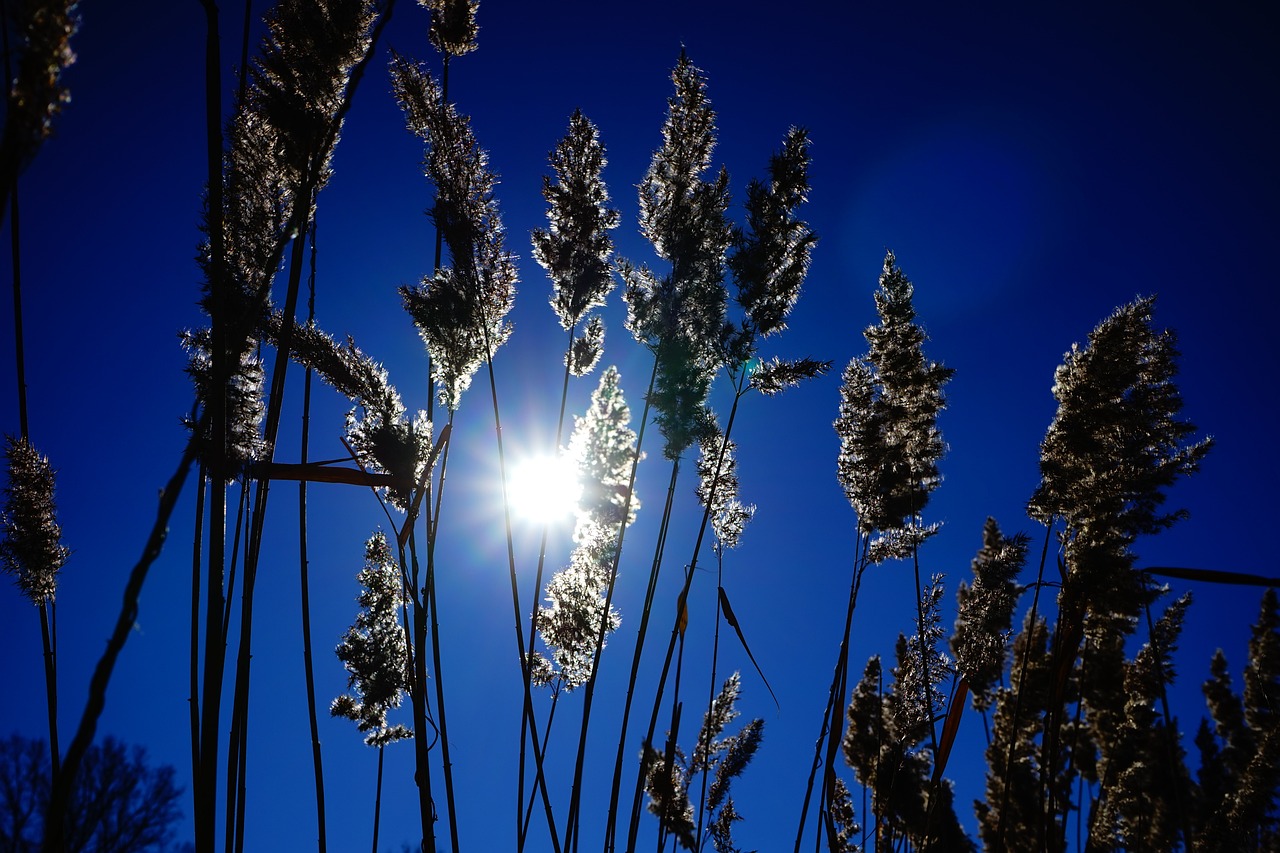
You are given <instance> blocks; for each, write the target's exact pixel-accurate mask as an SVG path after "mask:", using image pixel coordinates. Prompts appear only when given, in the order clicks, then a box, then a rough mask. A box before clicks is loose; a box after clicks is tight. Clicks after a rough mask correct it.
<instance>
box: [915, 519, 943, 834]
mask: <svg viewBox="0 0 1280 853" xmlns="http://www.w3.org/2000/svg"><path fill="white" fill-rule="evenodd" d="M919 525H920V519H919V518H918V517H917V518H916V519H915V526H916V527H919ZM911 560H912V567H913V568H914V569H915V579H916V632H917V635H918V636H919V638H920V669H921V680H923V681H924V707H925V713H926V714H927V715H928V717H929V745H930V747H932V749H933V754H934V755H935V756H936V755H937V754H938V730H937V727H936V726H935V724H934V720H933V684H932V682H930V681H929V648H928V646H927V644H926V643H925V634H924V594H923V592H922V591H921V587H920V543H919V541H916V542H913V543H912V546H911ZM925 841H926V842H927V841H928V838H927V837H926V839H925Z"/></svg>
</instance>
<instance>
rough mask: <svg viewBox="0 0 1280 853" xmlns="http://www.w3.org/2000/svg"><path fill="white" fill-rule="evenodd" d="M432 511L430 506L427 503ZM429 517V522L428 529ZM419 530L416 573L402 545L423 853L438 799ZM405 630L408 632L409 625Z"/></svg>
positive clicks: (427, 851)
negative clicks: (429, 728) (429, 735)
mask: <svg viewBox="0 0 1280 853" xmlns="http://www.w3.org/2000/svg"><path fill="white" fill-rule="evenodd" d="M427 506H428V509H430V503H429V502H428V504H427ZM430 523H431V522H430V518H428V519H427V524H428V526H429V525H430ZM416 537H417V531H416V529H415V528H413V527H410V529H409V542H408V547H409V549H410V553H411V554H412V555H413V562H412V566H413V571H412V574H411V575H410V574H409V570H408V566H407V565H406V557H405V546H403V545H401V546H399V557H400V573H401V575H408V576H409V577H410V579H411V584H410V596H409V599H410V602H411V603H412V605H413V620H412V621H413V628H412V630H413V638H412V642H411V643H410V644H409V654H410V657H411V658H412V659H413V677H412V678H411V679H410V681H409V685H410V690H409V700H410V703H411V704H412V706H413V744H414V766H415V768H416V772H415V774H414V781H415V782H416V784H417V788H418V814H419V816H420V818H421V824H422V850H423V853H435V849H436V836H435V800H434V799H432V796H431V761H430V749H431V747H430V745H429V744H428V743H427V662H426V658H425V657H424V655H425V653H426V652H425V650H426V645H427V618H426V612H425V610H426V608H425V606H424V603H423V595H422V591H421V588H420V587H419V586H418V581H419V579H420V575H419V572H420V569H419V565H418V554H417V544H416V543H417V538H416ZM406 630H409V628H408V626H406Z"/></svg>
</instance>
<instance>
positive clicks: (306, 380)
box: [298, 217, 383, 853]
mask: <svg viewBox="0 0 1280 853" xmlns="http://www.w3.org/2000/svg"><path fill="white" fill-rule="evenodd" d="M315 319H316V220H315V218H314V217H312V220H311V271H310V275H309V277H308V281H307V325H309V326H310V325H314V323H315ZM311 377H312V369H311V368H310V367H308V368H307V369H306V372H305V374H304V375H303V380H302V435H301V438H300V441H299V445H300V446H299V450H298V459H299V462H300V463H301V464H303V465H306V464H307V455H308V450H309V447H310V439H311ZM298 571H299V586H300V593H301V605H302V669H303V676H304V680H305V683H306V704H307V722H308V725H309V727H310V732H311V763H312V767H313V769H314V771H315V782H316V848H317V850H318V851H319V853H325V851H326V850H327V848H328V842H327V838H326V835H327V834H326V832H325V815H324V761H323V758H322V756H321V753H320V726H319V722H318V721H317V719H316V681H315V671H314V667H313V666H312V660H311V582H310V577H309V574H310V558H309V555H308V549H307V481H306V480H302V481H300V482H299V483H298ZM382 750H383V747H381V746H380V747H378V790H379V792H381V790H382ZM380 802H381V801H379V804H380ZM373 837H374V848H375V850H376V848H377V838H378V824H377V817H376V816H375V818H374V828H373Z"/></svg>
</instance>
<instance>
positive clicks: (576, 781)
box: [564, 359, 676, 851]
mask: <svg viewBox="0 0 1280 853" xmlns="http://www.w3.org/2000/svg"><path fill="white" fill-rule="evenodd" d="M657 376H658V362H657V359H654V363H653V370H652V372H651V373H650V374H649V385H648V388H647V389H646V390H645V394H644V410H643V411H642V413H641V415H640V430H639V433H638V435H637V436H636V454H635V459H633V460H632V463H631V474H630V476H629V478H628V481H627V499H626V502H625V504H624V506H623V509H622V520H621V521H619V523H618V525H619V526H618V547H617V550H616V551H615V552H614V555H613V566H612V567H611V568H610V570H609V583H608V585H607V586H606V588H605V596H604V612H605V613H608V612H609V608H610V607H611V606H612V604H613V594H614V591H615V589H616V588H617V583H618V566H619V565H620V564H621V562H622V546H623V543H624V542H625V540H626V535H627V519H628V518H630V517H631V503H632V498H633V497H634V495H635V488H636V472H637V470H638V469H639V467H640V457H641V456H642V455H643V447H644V434H645V428H646V427H647V426H648V423H649V401H650V399H652V396H653V387H654V382H655V381H656V379H657ZM675 474H676V472H675V471H674V470H673V471H672V484H671V486H670V487H669V488H668V489H667V506H668V507H669V506H670V504H671V497H672V495H673V489H674V479H675ZM667 513H668V510H667V509H664V511H663V515H664V516H666V515H667ZM659 526H660V527H661V525H659ZM661 541H662V537H661V536H660V537H659V543H661ZM659 547H660V546H659ZM653 580H654V579H653V578H652V576H651V577H650V587H652V584H653ZM651 601H652V599H651V597H650V596H649V595H648V593H647V592H646V606H644V607H643V608H642V609H641V613H640V620H641V628H640V630H641V631H643V630H644V626H645V625H646V624H647V622H648V618H649V607H648V604H649V603H651ZM606 631H607V620H602V621H601V623H600V627H599V630H598V632H597V635H596V641H595V650H594V651H593V653H592V662H591V675H590V677H588V679H587V685H586V689H585V692H584V696H583V702H582V725H581V728H580V730H579V732H578V753H577V756H576V758H575V760H574V765H573V787H572V790H571V800H570V804H569V817H568V826H567V827H566V829H565V844H564V849H565V850H566V851H569V850H576V849H577V848H576V845H577V837H578V811H579V807H580V803H581V790H582V775H583V770H584V768H585V766H586V754H587V733H588V731H589V728H590V725H591V707H592V703H593V700H594V699H595V689H596V678H597V677H598V675H599V673H600V660H601V657H602V656H603V654H604V638H605V633H606ZM640 648H641V646H640V640H639V638H638V637H637V640H636V650H635V653H634V656H633V660H632V670H631V676H630V679H629V681H628V686H627V694H626V701H625V705H624V707H623V712H622V735H621V736H619V738H618V753H617V756H616V757H615V759H614V766H613V781H612V787H611V788H610V794H609V809H608V814H607V815H606V823H605V837H604V849H606V850H612V849H613V843H614V834H615V827H616V825H617V814H618V792H619V789H620V787H621V784H622V762H623V757H624V751H625V747H626V726H627V718H628V715H629V714H630V711H631V699H632V689H633V688H634V686H635V673H636V669H637V668H638V666H639V655H640ZM571 845H573V846H571Z"/></svg>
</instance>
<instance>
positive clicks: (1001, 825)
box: [995, 527, 1053, 850]
mask: <svg viewBox="0 0 1280 853" xmlns="http://www.w3.org/2000/svg"><path fill="white" fill-rule="evenodd" d="M1052 533H1053V528H1052V527H1048V528H1046V529H1045V531H1044V547H1043V549H1042V550H1041V552H1040V568H1039V571H1038V572H1037V574H1036V591H1035V593H1033V594H1032V596H1031V612H1030V613H1029V614H1028V616H1027V620H1028V622H1027V624H1028V625H1029V629H1028V630H1029V631H1030V634H1028V636H1027V648H1026V649H1025V650H1024V651H1023V655H1022V666H1021V667H1020V670H1019V673H1018V689H1017V690H1016V691H1015V692H1014V703H1013V725H1012V727H1011V728H1010V729H1009V730H1010V731H1012V732H1015V733H1016V732H1017V731H1018V723H1019V722H1020V721H1021V720H1020V718H1021V716H1022V698H1023V697H1022V691H1023V690H1024V689H1025V688H1026V686H1027V680H1026V679H1027V665H1028V663H1029V662H1030V658H1031V649H1030V644H1031V641H1032V640H1033V639H1034V637H1035V633H1036V617H1037V615H1038V613H1039V609H1040V587H1041V586H1042V585H1043V584H1044V566H1045V563H1046V562H1047V560H1048V556H1049V537H1050V535H1051V534H1052ZM1015 745H1016V744H1015V743H1014V741H1012V740H1011V741H1010V742H1009V749H1008V750H1007V751H1006V752H1005V756H1004V776H1003V777H1002V778H1003V779H1004V785H1003V787H1002V789H1001V792H1000V811H999V813H998V815H997V816H996V845H995V846H996V849H998V850H1002V849H1004V833H1005V821H1004V819H1005V815H1006V814H1008V812H1009V776H1010V774H1011V773H1012V772H1013V749H1014V746H1015Z"/></svg>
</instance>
